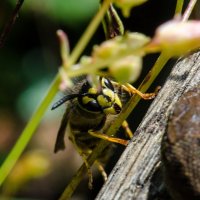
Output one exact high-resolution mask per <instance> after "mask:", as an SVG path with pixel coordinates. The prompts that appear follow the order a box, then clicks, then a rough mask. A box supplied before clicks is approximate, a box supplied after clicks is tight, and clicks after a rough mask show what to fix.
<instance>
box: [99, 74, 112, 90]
mask: <svg viewBox="0 0 200 200" xmlns="http://www.w3.org/2000/svg"><path fill="white" fill-rule="evenodd" d="M100 82H101V85H102V87H103V88H108V89H110V90H112V91H113V92H114V91H115V89H114V87H113V84H112V83H111V81H110V80H109V79H107V78H104V77H101V78H100Z"/></svg>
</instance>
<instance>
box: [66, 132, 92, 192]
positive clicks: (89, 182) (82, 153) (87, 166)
mask: <svg viewBox="0 0 200 200" xmlns="http://www.w3.org/2000/svg"><path fill="white" fill-rule="evenodd" d="M69 139H70V140H71V141H72V144H73V145H74V147H75V149H76V151H77V152H78V153H79V155H80V156H81V158H82V159H83V162H84V164H85V166H86V168H87V173H88V179H89V181H88V187H89V189H92V183H93V176H92V170H91V168H90V165H89V163H88V162H87V156H86V155H85V153H84V152H83V150H82V149H81V148H79V146H78V145H77V144H76V141H75V138H74V137H73V135H70V137H69Z"/></svg>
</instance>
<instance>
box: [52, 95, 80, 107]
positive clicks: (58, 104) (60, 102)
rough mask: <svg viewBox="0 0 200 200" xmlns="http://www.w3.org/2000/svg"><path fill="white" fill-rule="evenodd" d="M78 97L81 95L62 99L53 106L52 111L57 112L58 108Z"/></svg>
mask: <svg viewBox="0 0 200 200" xmlns="http://www.w3.org/2000/svg"><path fill="white" fill-rule="evenodd" d="M78 95H79V94H71V95H66V96H64V97H63V98H62V99H60V100H59V101H57V102H56V103H54V104H53V106H52V107H51V110H55V109H56V108H57V107H59V106H61V105H62V104H63V103H65V102H66V101H69V100H71V99H74V98H76V97H78Z"/></svg>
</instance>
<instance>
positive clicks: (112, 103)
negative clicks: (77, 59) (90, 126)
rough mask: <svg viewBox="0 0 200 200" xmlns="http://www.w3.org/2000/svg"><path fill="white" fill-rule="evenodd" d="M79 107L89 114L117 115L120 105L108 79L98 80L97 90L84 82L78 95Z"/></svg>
mask: <svg viewBox="0 0 200 200" xmlns="http://www.w3.org/2000/svg"><path fill="white" fill-rule="evenodd" d="M78 102H79V105H80V106H81V107H82V108H83V109H84V110H87V111H89V112H103V113H105V114H113V115H116V114H119V113H120V112H121V108H122V103H121V101H120V99H119V96H118V94H117V93H116V92H115V89H114V87H113V85H112V83H111V81H110V80H109V79H106V78H103V77H101V78H100V84H99V88H98V89H97V88H95V87H93V86H92V85H91V84H90V83H89V82H88V81H86V82H85V83H84V84H83V86H82V88H81V90H80V93H79V97H78Z"/></svg>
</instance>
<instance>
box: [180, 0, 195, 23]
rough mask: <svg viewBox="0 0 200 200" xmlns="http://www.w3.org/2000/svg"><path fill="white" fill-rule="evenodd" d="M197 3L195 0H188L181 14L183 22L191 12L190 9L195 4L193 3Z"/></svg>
mask: <svg viewBox="0 0 200 200" xmlns="http://www.w3.org/2000/svg"><path fill="white" fill-rule="evenodd" d="M196 3H197V0H190V2H189V4H188V6H187V8H186V10H185V12H184V14H183V18H182V21H183V22H185V21H187V20H188V19H189V17H190V15H191V13H192V10H193V8H194V6H195V4H196Z"/></svg>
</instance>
